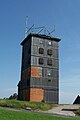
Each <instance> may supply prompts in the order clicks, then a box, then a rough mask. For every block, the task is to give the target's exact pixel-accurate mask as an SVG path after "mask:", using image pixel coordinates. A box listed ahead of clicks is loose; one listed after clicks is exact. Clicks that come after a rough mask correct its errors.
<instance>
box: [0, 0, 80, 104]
mask: <svg viewBox="0 0 80 120" xmlns="http://www.w3.org/2000/svg"><path fill="white" fill-rule="evenodd" d="M26 16H28V27H30V26H31V25H32V24H35V26H46V28H47V29H51V30H52V29H54V25H55V28H56V32H55V35H56V37H59V38H61V42H60V43H59V45H60V47H59V48H60V51H59V58H60V62H59V67H60V76H59V77H60V78H59V79H60V103H67V104H69V103H72V102H73V101H74V99H75V98H76V96H77V95H78V94H80V40H79V39H80V0H12V1H11V0H6V1H5V0H0V81H1V83H0V98H4V97H9V96H10V95H11V94H13V93H14V92H17V84H18V81H19V80H20V70H21V46H20V42H21V41H22V40H23V39H24V36H25V21H26ZM53 35H54V34H53Z"/></svg>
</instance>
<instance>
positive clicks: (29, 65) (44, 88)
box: [18, 33, 60, 104]
mask: <svg viewBox="0 0 80 120" xmlns="http://www.w3.org/2000/svg"><path fill="white" fill-rule="evenodd" d="M59 41H60V39H59V38H54V37H50V36H47V35H43V34H31V33H30V34H29V35H28V36H27V37H26V38H25V39H24V40H23V41H22V43H21V45H22V67H21V80H20V81H19V83H18V99H19V100H26V101H33V102H42V101H44V102H46V103H54V104H58V102H59V56H58V51H59V46H58V43H59Z"/></svg>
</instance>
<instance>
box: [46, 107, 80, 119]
mask: <svg viewBox="0 0 80 120" xmlns="http://www.w3.org/2000/svg"><path fill="white" fill-rule="evenodd" d="M79 107H80V105H60V106H58V107H55V108H53V109H51V110H48V111H46V112H47V113H52V114H57V115H63V116H73V117H74V116H75V114H74V112H73V110H76V109H79Z"/></svg>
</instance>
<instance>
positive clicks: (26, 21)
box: [25, 16, 28, 38]
mask: <svg viewBox="0 0 80 120" xmlns="http://www.w3.org/2000/svg"><path fill="white" fill-rule="evenodd" d="M27 32H28V16H26V31H25V38H26V37H27Z"/></svg>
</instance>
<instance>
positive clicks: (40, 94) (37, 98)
mask: <svg viewBox="0 0 80 120" xmlns="http://www.w3.org/2000/svg"><path fill="white" fill-rule="evenodd" d="M43 100H44V90H43V89H42V88H30V101H32V102H41V101H43Z"/></svg>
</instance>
